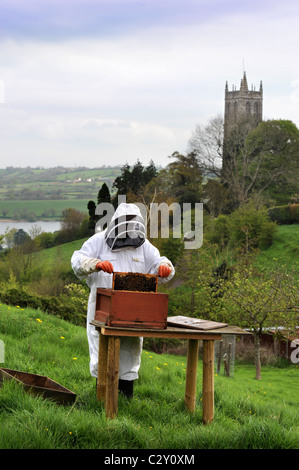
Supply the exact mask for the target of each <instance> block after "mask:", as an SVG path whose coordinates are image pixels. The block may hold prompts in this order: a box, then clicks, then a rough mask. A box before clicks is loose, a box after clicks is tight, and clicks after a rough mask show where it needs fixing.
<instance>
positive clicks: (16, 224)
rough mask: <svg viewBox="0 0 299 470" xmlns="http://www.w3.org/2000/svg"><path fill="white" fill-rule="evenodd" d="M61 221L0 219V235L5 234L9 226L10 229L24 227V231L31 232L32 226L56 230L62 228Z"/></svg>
mask: <svg viewBox="0 0 299 470" xmlns="http://www.w3.org/2000/svg"><path fill="white" fill-rule="evenodd" d="M60 226H61V223H60V222H58V221H56V220H55V221H51V222H50V221H49V222H48V221H44V220H38V221H36V222H26V221H24V222H22V221H20V220H5V219H0V235H3V234H4V233H5V231H6V229H7V227H8V229H9V230H10V229H12V228H16V229H17V230H18V229H20V228H22V229H23V230H24V232H27V233H29V232H30V230H31V229H32V227H40V229H41V231H42V232H51V233H53V232H56V231H57V230H59V229H60Z"/></svg>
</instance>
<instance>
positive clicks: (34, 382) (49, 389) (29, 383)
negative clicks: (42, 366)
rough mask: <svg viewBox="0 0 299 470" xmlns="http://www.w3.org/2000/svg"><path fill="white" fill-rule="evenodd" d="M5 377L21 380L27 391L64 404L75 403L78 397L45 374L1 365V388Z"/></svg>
mask: <svg viewBox="0 0 299 470" xmlns="http://www.w3.org/2000/svg"><path fill="white" fill-rule="evenodd" d="M5 379H6V380H15V381H16V382H19V383H20V384H21V385H22V387H23V388H24V390H25V391H26V392H29V393H31V394H32V395H34V396H38V395H42V396H43V398H50V399H51V400H53V401H55V402H57V403H60V404H63V405H67V404H71V403H74V401H75V399H76V394H75V393H73V392H71V391H70V390H68V389H67V388H65V387H63V386H62V385H60V384H58V383H57V382H54V380H52V379H50V378H49V377H46V376H45V375H37V374H30V373H29V372H21V371H19V370H13V369H7V368H4V367H0V388H1V386H2V383H3V380H5Z"/></svg>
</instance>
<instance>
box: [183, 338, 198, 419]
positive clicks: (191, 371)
mask: <svg viewBox="0 0 299 470" xmlns="http://www.w3.org/2000/svg"><path fill="white" fill-rule="evenodd" d="M198 350H199V340H198V339H189V340H188V350H187V369H186V387H185V405H186V407H187V409H188V410H189V411H191V412H194V411H195V401H196V379H197V363H198Z"/></svg>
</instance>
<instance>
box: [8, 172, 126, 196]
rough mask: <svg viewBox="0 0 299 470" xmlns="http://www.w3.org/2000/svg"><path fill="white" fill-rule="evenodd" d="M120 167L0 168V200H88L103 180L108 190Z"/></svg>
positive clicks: (95, 192) (94, 194)
mask: <svg viewBox="0 0 299 470" xmlns="http://www.w3.org/2000/svg"><path fill="white" fill-rule="evenodd" d="M120 173H121V168H120V167H106V166H104V167H99V168H86V167H77V168H65V167H60V166H59V167H53V168H42V167H38V168H31V167H26V168H16V167H6V168H5V169H3V168H2V169H0V201H10V200H52V199H60V200H61V199H90V198H94V197H96V195H97V192H98V190H99V188H100V187H101V185H102V184H103V183H104V182H105V183H106V184H107V186H108V187H109V189H111V187H112V184H113V182H114V180H115V178H116V177H117V176H118V175H119V174H120Z"/></svg>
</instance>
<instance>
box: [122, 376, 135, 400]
mask: <svg viewBox="0 0 299 470" xmlns="http://www.w3.org/2000/svg"><path fill="white" fill-rule="evenodd" d="M133 389H134V380H121V379H120V380H119V381H118V391H119V392H120V393H122V394H123V395H124V396H125V397H127V398H132V397H133Z"/></svg>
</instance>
